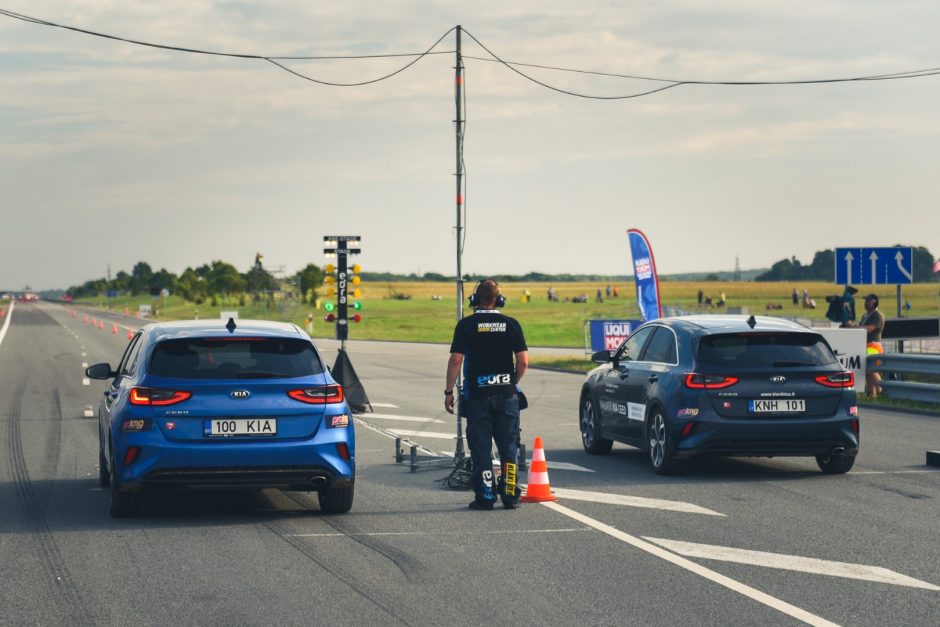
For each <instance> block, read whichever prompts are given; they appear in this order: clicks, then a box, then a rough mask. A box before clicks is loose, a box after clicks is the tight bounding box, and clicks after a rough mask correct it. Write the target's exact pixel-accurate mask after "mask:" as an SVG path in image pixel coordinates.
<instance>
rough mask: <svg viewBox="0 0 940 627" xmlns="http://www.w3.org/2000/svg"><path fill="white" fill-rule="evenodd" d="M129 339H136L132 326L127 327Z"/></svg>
mask: <svg viewBox="0 0 940 627" xmlns="http://www.w3.org/2000/svg"><path fill="white" fill-rule="evenodd" d="M127 339H129V340H133V339H134V330H133V329H131V328H128V329H127Z"/></svg>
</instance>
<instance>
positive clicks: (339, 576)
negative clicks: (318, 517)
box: [261, 522, 412, 627]
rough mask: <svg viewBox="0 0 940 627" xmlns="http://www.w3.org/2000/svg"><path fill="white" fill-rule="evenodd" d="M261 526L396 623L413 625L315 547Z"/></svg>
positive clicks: (271, 526) (270, 526)
mask: <svg viewBox="0 0 940 627" xmlns="http://www.w3.org/2000/svg"><path fill="white" fill-rule="evenodd" d="M261 524H263V525H264V526H265V527H267V528H268V529H270V530H271V531H272V532H274V534H275V535H276V536H277V537H279V538H280V539H281V540H283V541H284V542H286V543H288V544H289V545H291V546H292V547H294V548H295V549H297V550H298V551H300V552H301V553H302V554H303V555H304V556H305V557H307V558H308V559H309V560H310V561H312V562H314V563H316V564H317V565H318V566H319V567H320V568H322V569H323V570H325V571H326V572H328V573H330V574H331V575H332V576H333V577H334V578H335V579H336V581H338V582H340V583H344V584H346V585H347V586H349V588H351V589H352V590H353V591H355V592H356V593H357V594H358V595H359V596H361V597H362V598H363V599H365V600H366V601H368V602H369V603H371V604H372V605H374V606H375V607H377V608H379V609H380V610H382V611H383V612H385V613H386V614H388V615H389V617H391V618H392V619H394V620H395V621H396V622H398V623H401V624H402V625H409V627H410V626H411V624H412V623H409V622H408V621H407V620H405V619H404V618H402V617H401V616H398V614H396V612H395V608H394V607H391V606H389V605H388V604H386V603H384V602H383V601H381V600H380V599H377V598H375V597H374V596H373V595H372V594H370V591H369V590H368V589H366V588H364V587H363V586H361V585H359V584H358V583H356V582H355V581H354V580H353V579H352V577H350V576H349V575H348V574H347V573H344V572H343V571H341V570H339V569H337V568H336V567H335V566H333V565H332V564H331V563H330V562H329V561H327V560H324V559H323V558H321V557H320V556H318V555H317V553H316V551H314V549H313V547H311V546H309V545H308V544H307V543H306V542H304V541H303V540H302V539H301V538H295V537H292V536H291V535H290V534H288V533H287V532H286V531H284V530H283V529H281V528H279V526H278V525H277V524H276V523H273V522H265V523H261Z"/></svg>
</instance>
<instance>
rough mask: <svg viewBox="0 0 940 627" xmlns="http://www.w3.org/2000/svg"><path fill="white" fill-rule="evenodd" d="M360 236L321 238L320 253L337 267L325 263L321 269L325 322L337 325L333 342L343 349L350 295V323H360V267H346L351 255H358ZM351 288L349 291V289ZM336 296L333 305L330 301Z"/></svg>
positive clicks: (347, 334) (346, 334)
mask: <svg viewBox="0 0 940 627" xmlns="http://www.w3.org/2000/svg"><path fill="white" fill-rule="evenodd" d="M359 241H360V237H359V236H358V235H324V236H323V247H324V248H323V254H324V255H325V256H326V258H327V259H335V260H336V264H335V265H334V264H333V263H327V264H326V265H325V266H324V268H323V270H324V274H325V275H326V276H325V277H324V280H323V282H324V284H325V285H326V295H327V298H328V299H330V300H327V302H326V304H325V305H324V306H323V308H324V309H325V310H326V316H324V320H326V321H327V322H335V323H336V339H337V340H340V341H341V342H342V343H343V348H344V349H345V348H346V340H347V339H348V338H349V320H350V317H349V306H350V301H349V296H350V294H351V295H352V297H353V298H354V299H356V300H355V301H354V302H352V303H351V304H352V308H353V311H354V312H355V313H354V314H353V316H352V321H353V322H359V321H360V320H362V315H361V314H360V313H359V311H360V310H361V309H362V303H360V302H359V300H358V299H359V297H360V296H362V290H361V289H360V288H359V285H360V283H361V282H362V279H360V278H359V273H360V272H361V271H362V268H360V267H359V264H358V263H356V264H353V265H352V267H350V266H349V265H348V259H349V256H350V255H358V254H359V253H360V252H361V250H360V249H359V248H358V246H359ZM350 285H352V289H351V290H350V287H349V286H350ZM334 296H335V297H336V303H335V304H334V303H333V302H332V298H333V297H334Z"/></svg>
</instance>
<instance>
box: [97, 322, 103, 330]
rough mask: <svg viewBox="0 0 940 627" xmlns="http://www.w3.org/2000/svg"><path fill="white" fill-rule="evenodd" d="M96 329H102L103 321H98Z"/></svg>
mask: <svg viewBox="0 0 940 627" xmlns="http://www.w3.org/2000/svg"><path fill="white" fill-rule="evenodd" d="M98 330H99V331H102V330H104V322H102V321H101V320H99V321H98Z"/></svg>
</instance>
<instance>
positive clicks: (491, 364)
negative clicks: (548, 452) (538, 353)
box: [444, 279, 529, 510]
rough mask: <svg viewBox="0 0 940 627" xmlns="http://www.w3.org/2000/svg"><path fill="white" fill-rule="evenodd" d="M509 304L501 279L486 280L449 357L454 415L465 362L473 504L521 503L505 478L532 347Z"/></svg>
mask: <svg viewBox="0 0 940 627" xmlns="http://www.w3.org/2000/svg"><path fill="white" fill-rule="evenodd" d="M504 303H505V299H504V298H503V297H502V294H500V293H499V284H498V283H496V281H494V280H492V279H485V280H483V281H480V283H479V284H478V285H477V287H476V290H475V291H474V293H473V296H471V298H470V306H471V307H473V308H474V309H475V310H476V311H475V312H474V313H473V315H470V316H467V317H466V318H464V319H463V320H461V321H459V322H458V323H457V326H456V328H455V329H454V340H453V342H452V343H451V346H450V359H449V360H448V361H447V382H446V384H445V389H444V408H445V409H446V410H447V411H448V412H449V413H451V414H452V413H454V384H455V383H456V382H457V374H458V373H459V372H460V369H461V367H463V375H464V379H463V389H462V390H460V393H461V414H462V415H463V416H465V417H466V418H467V444H468V445H469V446H470V459H471V463H472V465H473V474H472V483H473V491H474V493H475V494H476V498H474V500H473V502H472V503H470V509H480V510H490V509H493V504H494V503H495V502H496V495H497V493H499V495H500V496H501V498H502V501H503V506H505V507H506V508H507V509H514V508H515V507H517V506H518V504H519V496H520V492H519V488H518V487H516V486H512V487H511V489H509V490H507V489H506V486H505V477H506V474H507V466H506V465H507V464H515V463H516V457H517V455H518V453H519V396H518V394H517V393H516V391H517V389H518V384H519V381H521V380H522V377H523V375H525V371H526V369H527V368H528V366H529V352H528V347H527V346H526V343H525V336H524V335H523V333H522V327H521V326H520V325H519V322H518V321H516V320H515V319H514V318H510V317H509V316H504V315H503V314H501V313H500V312H499V310H498V309H497V307H499V306H502V305H503V304H504ZM514 357H515V364H514V363H513V358H514ZM493 440H495V441H496V449H497V450H498V451H499V460H500V463H501V464H502V470H503V472H502V476H501V477H500V485H499V486H498V487H497V488H496V489H494V486H493V459H492V443H493Z"/></svg>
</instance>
